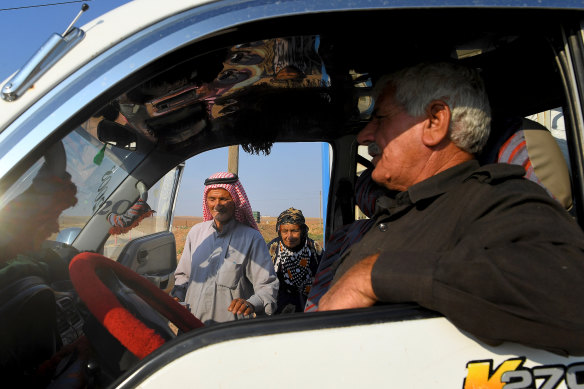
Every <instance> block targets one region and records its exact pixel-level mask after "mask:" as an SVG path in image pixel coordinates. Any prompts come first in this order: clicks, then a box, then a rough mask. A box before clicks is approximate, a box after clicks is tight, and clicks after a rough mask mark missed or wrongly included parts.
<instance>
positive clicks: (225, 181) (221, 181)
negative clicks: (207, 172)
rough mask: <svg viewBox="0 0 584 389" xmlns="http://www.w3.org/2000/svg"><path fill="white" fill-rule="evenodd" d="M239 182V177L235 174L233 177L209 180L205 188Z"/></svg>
mask: <svg viewBox="0 0 584 389" xmlns="http://www.w3.org/2000/svg"><path fill="white" fill-rule="evenodd" d="M237 180H239V177H237V174H233V177H225V178H207V179H206V180H205V186H208V185H215V184H233V183H234V182H237Z"/></svg>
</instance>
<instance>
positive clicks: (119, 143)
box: [97, 119, 137, 151]
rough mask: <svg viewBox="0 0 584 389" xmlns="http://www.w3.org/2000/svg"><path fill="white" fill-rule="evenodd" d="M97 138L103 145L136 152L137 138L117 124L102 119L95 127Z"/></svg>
mask: <svg viewBox="0 0 584 389" xmlns="http://www.w3.org/2000/svg"><path fill="white" fill-rule="evenodd" d="M97 137H98V139H99V140H100V141H102V142H103V143H106V144H108V145H112V146H115V147H119V148H121V149H124V150H132V151H134V150H136V142H137V137H136V134H134V133H133V132H132V131H131V130H130V129H128V128H127V127H125V126H122V125H121V124H119V123H116V122H113V121H111V120H108V119H103V120H102V121H101V122H99V124H98V125H97Z"/></svg>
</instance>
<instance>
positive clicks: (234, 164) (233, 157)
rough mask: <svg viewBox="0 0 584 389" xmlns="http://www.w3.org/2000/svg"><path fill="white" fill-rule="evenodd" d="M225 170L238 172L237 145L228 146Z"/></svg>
mask: <svg viewBox="0 0 584 389" xmlns="http://www.w3.org/2000/svg"><path fill="white" fill-rule="evenodd" d="M227 171H228V172H229V173H234V174H239V145H234V146H229V153H228V155H227Z"/></svg>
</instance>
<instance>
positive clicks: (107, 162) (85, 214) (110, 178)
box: [0, 118, 144, 239]
mask: <svg viewBox="0 0 584 389" xmlns="http://www.w3.org/2000/svg"><path fill="white" fill-rule="evenodd" d="M98 122H99V120H98V119H96V118H92V119H90V120H89V121H87V122H85V123H83V124H82V125H81V126H79V127H77V128H76V129H75V130H73V131H72V132H71V133H69V134H68V135H67V136H66V137H64V138H63V139H62V141H61V142H62V145H63V148H64V151H65V156H64V157H65V158H64V159H65V160H66V171H67V173H69V174H70V175H71V181H72V182H73V184H75V186H76V188H77V195H76V197H77V203H76V204H75V206H73V207H71V208H68V209H66V210H65V211H63V212H62V214H61V216H60V217H59V221H58V222H59V231H63V230H65V229H67V228H70V227H76V228H82V227H83V226H84V225H85V224H86V223H87V221H88V220H89V218H91V216H92V215H93V214H95V212H97V211H98V209H100V207H101V206H102V205H104V203H105V202H106V201H107V199H108V197H109V196H110V195H111V194H112V192H113V191H114V190H115V189H116V188H117V187H118V186H119V185H120V183H121V182H122V181H123V180H124V179H125V178H126V177H127V176H128V175H129V173H130V172H131V171H132V170H133V169H134V168H135V167H136V166H137V164H138V163H139V162H140V161H142V159H143V158H144V154H142V153H140V152H137V151H131V150H125V149H121V148H117V147H113V146H111V145H106V144H105V143H103V142H101V141H100V140H98V139H97V123H98ZM61 150H62V149H61ZM60 153H62V151H61V152H60ZM61 157H63V156H61ZM51 163H52V162H51V161H49V160H48V159H47V158H46V157H43V158H41V159H39V160H38V161H37V162H36V163H34V164H33V166H32V167H31V168H30V169H28V171H27V172H26V173H25V174H23V175H22V176H21V177H20V178H19V179H18V180H17V181H16V182H15V183H14V184H13V185H12V187H11V188H10V189H9V190H7V191H6V192H5V193H4V194H3V195H2V197H0V209H2V208H4V207H6V206H7V204H9V203H10V202H12V201H18V196H19V195H20V194H22V193H23V192H24V191H25V190H27V189H28V188H30V187H31V185H33V180H34V179H35V177H37V175H38V174H39V172H40V171H41V167H42V166H43V164H51ZM54 168H55V169H58V168H56V167H54ZM2 222H3V223H10V221H9V220H2ZM54 238H55V235H53V236H52V237H51V239H54Z"/></svg>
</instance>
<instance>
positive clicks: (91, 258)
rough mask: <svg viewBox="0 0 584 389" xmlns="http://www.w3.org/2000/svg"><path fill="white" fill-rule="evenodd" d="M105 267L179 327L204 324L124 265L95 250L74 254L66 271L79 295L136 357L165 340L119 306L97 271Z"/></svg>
mask: <svg viewBox="0 0 584 389" xmlns="http://www.w3.org/2000/svg"><path fill="white" fill-rule="evenodd" d="M107 269H109V270H111V271H113V272H114V273H115V275H116V276H117V277H118V278H119V279H120V280H121V281H122V282H123V283H124V284H125V285H126V286H128V287H129V288H131V289H132V290H134V291H135V292H136V294H138V295H139V296H140V297H141V298H142V299H143V300H144V301H145V302H146V303H148V305H150V306H151V307H152V308H153V309H154V310H156V311H158V312H159V313H160V314H162V315H163V316H164V317H166V318H167V319H168V320H170V321H171V322H173V323H174V324H175V325H176V326H177V327H178V328H179V329H180V330H181V331H183V332H188V331H190V330H193V329H195V328H200V327H203V323H202V322H201V321H200V320H199V319H197V318H196V317H195V316H193V315H192V314H191V313H190V312H189V311H188V310H186V309H185V308H184V307H183V306H182V305H180V304H179V303H178V302H177V301H175V300H174V299H173V298H172V297H170V296H169V295H167V294H166V293H164V292H163V291H161V290H160V289H158V287H156V286H155V285H154V284H153V283H152V282H150V281H148V280H147V279H145V278H144V277H142V276H140V275H139V274H137V273H135V272H133V271H132V270H130V269H128V268H127V267H125V266H123V265H121V264H119V263H118V262H115V261H112V260H111V259H109V258H106V257H104V256H103V255H100V254H96V253H91V252H84V253H80V254H78V255H76V256H75V257H74V258H73V260H72V261H71V263H70V264H69V275H70V277H71V281H72V282H73V286H74V287H75V289H76V290H77V293H78V294H79V297H80V298H81V300H83V302H84V303H85V304H86V305H87V308H88V309H89V311H90V312H91V313H92V314H93V316H95V317H96V318H97V320H98V321H99V322H100V323H101V324H102V325H103V326H104V327H105V328H106V329H107V330H108V331H109V332H110V333H111V334H112V335H113V336H114V337H115V338H116V339H117V340H118V341H119V342H120V343H121V344H122V345H123V346H124V347H126V348H127V349H128V350H129V351H130V352H132V354H134V355H135V356H137V357H138V358H140V359H142V358H144V357H146V356H147V355H148V354H150V353H151V352H152V351H154V350H156V349H157V348H158V347H160V346H161V345H162V344H164V342H165V340H164V338H163V337H162V336H160V335H159V334H158V333H157V332H156V331H155V330H154V329H152V328H150V327H148V326H147V325H146V324H145V323H144V322H143V320H140V319H139V318H137V317H136V316H134V315H133V314H132V313H131V312H130V311H129V310H128V309H126V308H125V307H124V306H122V304H121V303H120V301H119V299H118V298H117V297H116V295H115V294H114V292H112V290H110V289H109V288H108V287H106V285H105V284H104V282H103V281H102V280H101V279H100V278H99V276H98V275H97V273H98V272H99V271H102V270H107Z"/></svg>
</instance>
